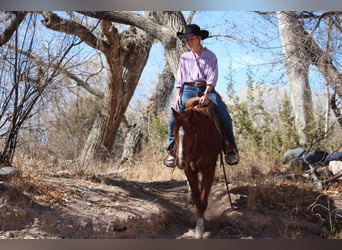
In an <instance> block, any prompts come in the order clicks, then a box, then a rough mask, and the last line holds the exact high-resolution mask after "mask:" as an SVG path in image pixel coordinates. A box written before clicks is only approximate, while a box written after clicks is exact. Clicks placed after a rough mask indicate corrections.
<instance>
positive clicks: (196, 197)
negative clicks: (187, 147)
mask: <svg viewBox="0 0 342 250" xmlns="http://www.w3.org/2000/svg"><path fill="white" fill-rule="evenodd" d="M184 172H185V174H186V177H187V179H188V182H189V185H190V189H191V195H192V199H193V201H194V203H195V205H196V210H197V222H196V238H197V239H199V238H202V235H203V229H204V223H203V217H201V216H200V188H199V182H198V173H197V172H194V171H192V170H191V169H190V168H189V167H187V168H185V169H184Z"/></svg>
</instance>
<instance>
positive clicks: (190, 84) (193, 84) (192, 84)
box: [184, 81, 207, 88]
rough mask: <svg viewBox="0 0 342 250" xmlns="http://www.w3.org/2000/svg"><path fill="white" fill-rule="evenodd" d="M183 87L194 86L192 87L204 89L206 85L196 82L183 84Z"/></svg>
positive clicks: (202, 82)
mask: <svg viewBox="0 0 342 250" xmlns="http://www.w3.org/2000/svg"><path fill="white" fill-rule="evenodd" d="M184 85H189V86H194V87H198V88H200V87H204V86H205V85H207V83H206V82H205V81H198V82H184Z"/></svg>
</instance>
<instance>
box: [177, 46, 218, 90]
mask: <svg viewBox="0 0 342 250" xmlns="http://www.w3.org/2000/svg"><path fill="white" fill-rule="evenodd" d="M196 60H197V62H198V66H197V63H196ZM217 77H218V67H217V57H216V55H215V54H214V53H213V52H212V51H210V50H209V49H207V48H203V49H202V50H201V51H200V53H199V54H198V56H197V58H195V55H194V54H193V52H192V51H191V50H189V51H187V52H185V53H183V54H182V55H181V56H180V58H179V63H178V71H177V80H176V88H182V87H183V83H184V82H196V81H201V80H203V81H206V82H207V84H208V85H212V86H214V87H215V86H216V82H217Z"/></svg>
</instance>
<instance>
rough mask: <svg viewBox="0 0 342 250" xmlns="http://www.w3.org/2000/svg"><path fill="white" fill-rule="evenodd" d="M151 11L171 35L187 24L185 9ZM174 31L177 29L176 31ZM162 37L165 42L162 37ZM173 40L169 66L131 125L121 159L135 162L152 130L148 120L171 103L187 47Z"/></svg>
mask: <svg viewBox="0 0 342 250" xmlns="http://www.w3.org/2000/svg"><path fill="white" fill-rule="evenodd" d="M151 14H152V19H153V20H154V21H155V22H157V23H158V24H160V25H162V26H163V27H167V28H168V29H170V34H171V35H170V37H171V38H172V37H175V34H176V31H178V30H182V29H183V28H184V26H185V20H184V16H183V15H182V13H181V12H170V11H165V12H160V11H156V12H152V13H151ZM171 32H173V34H172V33H171ZM157 38H158V37H157ZM159 39H160V40H161V41H162V42H163V38H162V37H160V38H159ZM164 40H165V39H164ZM167 41H168V40H167ZM172 41H173V42H172V43H167V44H164V48H165V57H166V63H165V67H164V69H163V71H162V73H161V74H160V76H159V78H158V83H157V86H156V88H155V90H154V93H153V94H152V96H151V98H150V99H149V101H148V105H147V106H146V110H145V112H144V114H143V116H142V117H141V118H140V120H139V121H138V122H137V123H135V124H134V126H131V129H130V130H129V132H128V134H127V137H126V140H125V144H124V150H123V154H122V156H121V163H124V162H126V161H129V162H134V160H133V157H134V154H135V153H137V152H139V151H140V150H141V149H142V146H141V144H142V143H143V141H147V140H148V138H146V137H145V138H144V134H148V133H146V131H147V130H148V124H150V121H151V117H153V116H157V115H158V114H160V113H161V112H162V111H164V110H165V109H166V105H167V104H168V103H169V99H170V96H171V94H172V91H173V90H174V81H175V75H176V71H177V67H178V60H179V56H180V54H181V53H182V52H183V51H185V49H186V48H185V46H184V45H183V44H181V43H180V41H179V39H176V40H174V39H173V40H172ZM170 65H171V66H170ZM144 139H146V140H144Z"/></svg>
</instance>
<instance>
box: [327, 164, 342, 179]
mask: <svg viewBox="0 0 342 250" xmlns="http://www.w3.org/2000/svg"><path fill="white" fill-rule="evenodd" d="M329 170H330V171H331V172H332V174H333V175H334V176H335V175H338V174H341V173H342V161H330V162H329ZM338 179H339V180H342V177H340V178H338Z"/></svg>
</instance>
